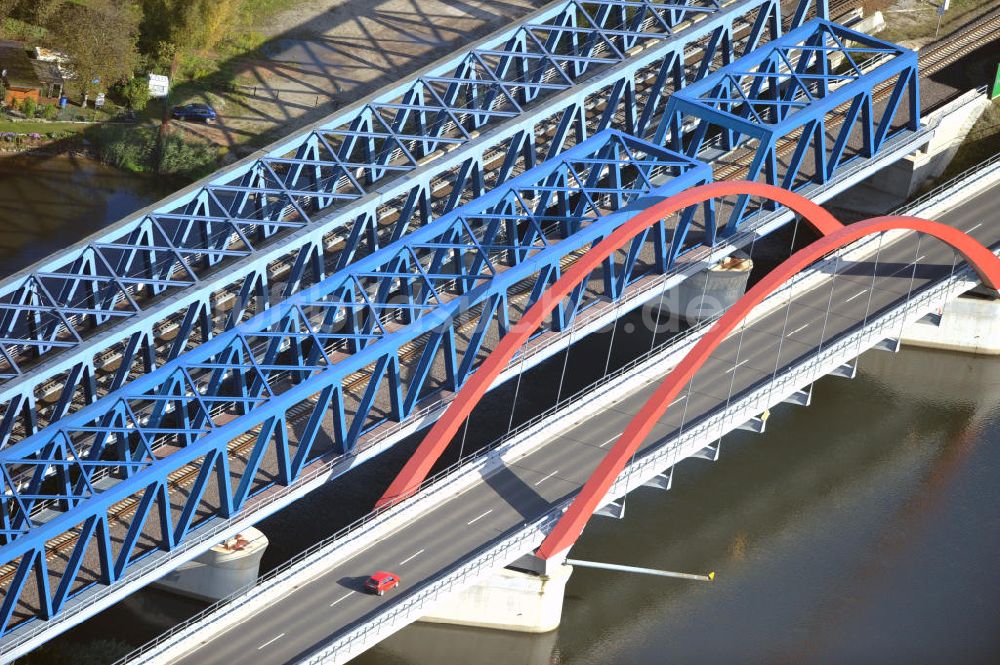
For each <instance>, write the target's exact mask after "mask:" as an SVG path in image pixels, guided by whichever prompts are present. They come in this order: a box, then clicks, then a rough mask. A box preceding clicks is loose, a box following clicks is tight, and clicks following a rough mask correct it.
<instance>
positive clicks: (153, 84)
mask: <svg viewBox="0 0 1000 665" xmlns="http://www.w3.org/2000/svg"><path fill="white" fill-rule="evenodd" d="M169 89H170V79H169V78H168V77H166V76H162V75H160V74H150V75H149V96H150V97H166V96H167V91H168V90H169Z"/></svg>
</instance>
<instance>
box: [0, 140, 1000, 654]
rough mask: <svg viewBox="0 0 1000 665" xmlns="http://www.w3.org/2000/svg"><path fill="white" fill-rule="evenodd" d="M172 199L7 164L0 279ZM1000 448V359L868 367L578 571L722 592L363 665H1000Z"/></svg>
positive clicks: (341, 486) (595, 582)
mask: <svg viewBox="0 0 1000 665" xmlns="http://www.w3.org/2000/svg"><path fill="white" fill-rule="evenodd" d="M168 189H169V186H168V185H165V184H163V183H160V182H158V181H155V180H148V179H144V178H134V177H128V176H124V175H122V174H120V173H118V172H116V171H114V170H111V169H107V168H105V167H103V166H101V165H99V164H95V163H93V162H91V161H88V160H70V159H66V158H53V159H39V158H31V159H30V160H29V159H28V158H18V159H13V160H11V159H7V160H0V197H2V201H3V206H2V207H0V222H2V224H0V234H2V235H0V238H2V240H0V270H2V271H3V273H4V274H9V273H10V272H12V271H16V270H18V269H21V268H23V267H25V266H26V265H29V264H30V263H31V262H33V261H34V260H37V259H38V258H41V257H44V256H45V255H47V254H48V253H50V252H51V251H52V250H54V249H57V248H60V247H63V246H66V245H68V244H70V243H72V242H74V241H76V240H78V239H80V238H81V237H84V236H85V235H87V234H89V233H91V232H93V231H94V230H97V229H99V228H100V227H102V226H103V225H106V224H108V223H110V222H112V221H114V220H115V219H118V218H119V217H121V216H123V215H126V214H128V212H130V211H131V210H135V209H137V208H140V207H142V206H144V205H147V204H148V203H150V202H152V201H153V200H155V199H157V198H159V197H160V196H162V195H163V194H165V193H167V190H168ZM633 320H634V321H635V322H636V323H638V318H634V319H633ZM608 337H609V336H607V335H605V336H604V338H603V339H588V340H584V341H583V343H582V344H581V345H580V353H579V354H577V352H574V354H573V355H571V357H570V362H569V367H570V372H569V374H568V376H567V377H566V385H565V386H564V391H565V392H564V393H563V394H564V395H565V394H568V392H572V391H574V390H576V389H578V388H579V387H581V386H583V385H585V384H586V383H588V382H589V381H591V380H593V379H594V378H595V376H594V368H595V367H598V368H600V365H601V364H602V363H595V362H592V361H593V358H594V357H600V358H603V356H602V355H595V354H603V352H604V351H603V350H602V349H604V348H606V345H607V339H608ZM648 344H649V337H648V333H644V332H643V330H642V327H641V326H638V327H637V329H636V331H635V332H634V333H633V334H625V333H624V331H622V330H619V331H618V336H617V337H616V342H615V353H614V360H613V362H612V363H611V365H612V367H614V366H615V365H617V364H620V363H621V362H624V360H625V359H626V358H627V357H628V356H630V355H634V354H635V353H636V352H637V349H643V348H648ZM561 365H562V361H561V358H558V359H554V360H553V361H551V362H549V363H547V365H546V366H544V367H542V368H541V369H540V371H539V372H538V373H537V374H536V375H535V377H534V378H533V379H532V380H531V381H526V382H524V385H522V387H521V393H520V397H519V405H521V404H523V405H525V406H524V409H523V410H524V411H525V412H524V413H519V414H518V418H517V419H518V420H521V419H522V418H526V417H528V416H529V415H530V412H531V411H535V410H539V409H541V408H543V407H544V405H545V404H547V403H549V402H551V400H552V399H553V398H554V393H555V388H554V385H555V384H556V383H557V381H558V378H559V375H560V370H561ZM510 397H511V394H510V386H505V387H503V388H501V389H499V390H498V391H497V393H496V396H495V398H494V399H493V400H492V401H491V404H488V405H486V409H485V410H484V411H485V413H484V415H483V418H484V420H483V422H482V423H481V426H479V427H472V428H470V431H471V432H472V435H471V436H470V441H469V443H470V446H475V445H478V444H480V443H482V442H484V441H487V440H489V438H491V437H492V433H493V432H495V431H497V427H498V426H497V423H498V422H499V421H503V423H502V425H503V426H505V425H506V409H507V408H509V403H510ZM519 410H521V409H519ZM998 441H1000V359H986V358H973V357H971V356H964V355H958V354H949V353H939V352H929V351H921V350H912V349H906V350H904V351H902V352H901V353H899V354H888V353H879V352H871V353H869V354H867V355H866V356H864V357H863V359H862V363H861V369H860V372H859V376H858V378H856V379H854V380H853V381H846V380H843V379H835V378H827V379H823V380H822V381H820V382H818V383H817V384H816V387H815V391H814V395H813V405H812V406H810V407H809V408H801V407H792V406H784V407H780V408H778V409H775V410H774V412H773V413H772V417H771V418H770V420H769V421H768V431H767V432H766V433H765V434H764V435H759V436H758V435H752V434H749V433H745V432H739V433H735V434H733V435H730V436H727V437H726V439H725V440H724V441H723V446H722V456H721V458H720V459H719V461H718V462H714V463H711V462H706V461H703V460H692V461H688V462H684V463H682V464H681V465H680V466H679V467H678V469H677V472H676V473H675V476H674V487H673V489H672V490H671V491H670V492H666V493H664V492H660V491H657V490H652V489H644V490H640V491H637V492H635V493H633V494H632V495H631V496H629V497H628V498H627V500H626V516H625V519H623V520H612V519H607V518H595V519H594V520H593V521H592V523H591V524H590V525H589V526H588V528H587V530H586V532H585V533H584V537H583V538H582V539H581V541H580V543H579V544H578V545H577V547H576V548H575V549H574V552H573V555H574V557H575V558H580V559H591V560H597V561H607V562H616V563H625V564H631V565H637V566H647V567H653V568H663V569H668V570H682V571H691V572H707V571H709V570H714V571H716V574H717V578H716V581H715V582H714V583H711V584H704V583H697V582H684V581H680V580H669V579H662V578H652V577H640V576H635V575H627V574H619V573H610V572H604V571H594V570H582V569H581V570H577V571H575V572H574V574H573V577H572V578H571V580H570V583H569V586H568V587H567V595H566V601H565V607H564V614H563V623H562V626H561V627H560V628H559V629H558V630H557V631H554V632H552V633H549V634H546V635H517V634H508V633H501V632H493V631H483V630H470V629H460V628H453V627H446V626H437V625H434V626H432V625H420V624H418V625H415V626H412V627H410V628H407V629H405V630H403V631H402V632H400V633H398V634H397V635H395V636H394V637H392V638H390V639H389V640H387V641H385V642H384V643H383V644H381V645H380V646H378V647H376V648H375V649H373V650H371V651H370V652H368V653H367V654H364V655H363V656H361V657H360V658H358V659H357V660H356V661H355V662H357V663H358V664H359V665H467V664H469V665H472V664H475V665H550V664H560V665H600V664H607V663H613V664H617V663H622V664H632V663H634V664H637V665H639V664H643V665H645V664H649V665H654V664H655V665H659V664H661V663H671V662H674V663H719V662H726V663H921V664H926V665H933V664H936V663H963V664H965V663H969V664H975V663H984V664H985V663H993V662H997V654H998V653H1000V630H998V628H1000V620H998V611H997V610H998V608H1000V571H998V570H997V567H996V566H995V560H996V552H997V551H1000V483H997V482H996V481H995V479H996V477H997V474H998V472H1000V446H997V445H991V444H995V443H997V442H998ZM412 443H413V442H410V445H412ZM394 452H395V451H394ZM404 455H405V453H404V452H401V454H398V455H394V454H387V455H386V456H384V458H383V460H382V462H381V463H378V464H368V465H365V466H364V467H362V468H361V469H359V470H358V471H356V472H353V473H355V474H358V475H360V476H362V478H361V479H359V478H357V477H353V478H352V479H351V481H352V484H351V487H350V489H348V488H347V487H346V485H347V484H346V483H334V484H333V485H334V486H333V487H331V488H329V490H328V491H320V492H315V493H314V494H313V495H310V496H309V497H307V498H306V499H304V500H302V501H301V502H299V503H298V504H296V507H295V508H294V509H293V510H290V511H285V513H282V514H279V515H276V516H273V517H272V518H269V519H268V520H267V521H266V522H265V523H264V524H262V525H261V526H262V528H263V529H264V531H265V532H266V533H267V534H268V535H269V537H270V538H271V542H272V544H271V547H270V548H269V550H268V553H267V555H266V557H265V560H264V567H265V569H266V568H270V567H273V566H274V565H277V564H278V563H280V562H281V561H283V560H285V559H287V558H288V557H289V556H291V555H293V554H294V553H295V552H297V551H299V550H301V549H303V548H304V547H306V546H308V545H309V544H310V543H311V542H313V541H314V540H316V539H318V538H321V537H323V536H324V535H327V534H328V533H330V532H332V531H335V530H336V528H338V527H339V525H340V524H341V523H345V522H349V521H350V520H351V519H353V518H354V517H355V516H356V515H360V514H361V513H363V512H364V510H365V508H366V506H368V505H370V502H371V500H372V499H373V498H374V496H377V490H378V488H379V487H380V486H382V485H383V484H384V483H385V482H387V480H388V478H389V477H390V476H391V474H392V470H393V468H394V467H396V466H398V464H400V463H401V460H402V458H403V456H404ZM367 488H373V489H372V490H370V491H369V490H368V489H367ZM372 492H376V494H372ZM370 494H371V495H372V496H369V495H370ZM345 496H346V497H348V498H347V499H346V500H345ZM331 498H334V499H336V501H331ZM200 607H202V605H200V604H198V603H193V602H191V601H188V600H184V599H180V598H176V597H174V596H171V595H168V594H165V593H162V592H158V591H155V590H147V591H143V592H140V593H137V594H135V595H133V596H132V597H130V598H129V599H127V600H126V601H123V602H122V603H120V604H119V605H118V606H116V607H114V608H112V609H110V610H108V611H106V612H104V613H102V614H101V615H99V616H97V617H94V618H93V619H91V620H89V621H87V622H85V623H84V624H82V625H81V626H79V627H78V628H76V629H74V630H72V631H70V632H69V633H67V634H65V635H64V636H62V637H60V638H58V639H57V640H54V641H53V643H52V644H51V645H50V646H49V647H47V648H46V649H45V650H44V652H45V653H44V655H43V654H38V656H37V657H36V658H33V659H31V662H33V663H75V662H77V661H78V658H82V657H83V654H84V653H86V654H87V657H88V658H95V657H96V659H94V660H88V662H102V661H104V662H108V661H110V660H112V659H113V656H114V655H117V654H120V653H121V651H122V650H123V649H125V650H127V648H128V646H129V645H138V644H140V643H142V642H143V641H145V640H147V639H149V638H151V637H153V636H155V635H156V634H157V633H158V632H159V631H161V630H163V629H165V628H166V627H169V626H170V625H172V624H173V623H175V622H177V621H179V620H181V619H183V618H184V617H185V616H188V615H190V614H192V613H194V612H196V611H197V610H198V609H199V608H200ZM101 640H105V641H101ZM106 640H112V641H113V643H109V642H107V641H106ZM100 656H104V657H103V658H101V657H100Z"/></svg>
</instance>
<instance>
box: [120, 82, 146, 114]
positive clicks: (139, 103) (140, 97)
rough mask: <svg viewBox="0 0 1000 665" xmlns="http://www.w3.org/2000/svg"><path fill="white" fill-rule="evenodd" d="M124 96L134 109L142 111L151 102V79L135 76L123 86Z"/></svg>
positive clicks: (129, 105)
mask: <svg viewBox="0 0 1000 665" xmlns="http://www.w3.org/2000/svg"><path fill="white" fill-rule="evenodd" d="M122 97H124V98H125V103H126V104H128V107H129V108H130V109H132V110H133V111H141V110H143V109H144V108H146V104H148V103H149V81H147V80H146V79H142V78H134V79H132V80H131V81H129V82H128V83H126V84H125V85H123V86H122Z"/></svg>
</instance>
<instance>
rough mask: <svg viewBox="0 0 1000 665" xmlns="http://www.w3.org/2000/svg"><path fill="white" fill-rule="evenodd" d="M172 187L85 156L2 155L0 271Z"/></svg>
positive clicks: (91, 230)
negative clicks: (123, 171)
mask: <svg viewBox="0 0 1000 665" xmlns="http://www.w3.org/2000/svg"><path fill="white" fill-rule="evenodd" d="M173 189H174V187H173V186H172V185H171V184H170V183H167V182H164V181H163V180H161V179H159V178H148V177H140V176H133V175H129V174H127V173H122V172H121V171H118V170H117V169H113V168H110V167H108V166H105V165H103V164H101V163H100V162H97V161H94V160H92V159H87V158H84V157H69V156H62V155H61V156H58V157H38V156H28V155H23V156H12V157H0V275H3V276H6V275H9V274H11V273H14V272H17V271H18V270H21V269H23V268H26V267H27V266H29V265H31V264H32V263H34V262H36V261H39V260H41V259H43V258H45V257H46V256H48V255H49V254H51V253H52V252H54V251H56V250H59V249H62V248H63V247H67V246H68V245H71V244H73V243H74V242H76V241H78V240H80V239H82V238H85V237H86V236H88V235H90V234H91V233H94V232H95V231H98V230H99V229H101V228H103V227H105V226H107V225H108V224H109V223H111V222H114V221H116V220H118V219H120V218H121V217H124V216H125V215H127V214H128V213H130V212H132V211H134V210H138V209H139V208H142V207H144V206H146V205H148V204H150V203H152V202H153V201H156V200H158V199H160V198H162V197H163V196H166V195H167V194H169V193H170V192H171V191H173Z"/></svg>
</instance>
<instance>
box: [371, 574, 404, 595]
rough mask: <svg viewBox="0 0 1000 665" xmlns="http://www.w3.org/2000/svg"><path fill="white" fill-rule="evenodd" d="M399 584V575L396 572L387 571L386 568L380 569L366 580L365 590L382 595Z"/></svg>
mask: <svg viewBox="0 0 1000 665" xmlns="http://www.w3.org/2000/svg"><path fill="white" fill-rule="evenodd" d="M397 586H399V575H397V574H395V573H387V572H385V571H384V570H380V571H378V572H377V573H375V574H374V575H372V576H371V577H369V578H368V581H367V582H365V590H366V591H370V592H372V593H376V594H378V595H380V596H383V595H385V592H386V591H391V590H392V589H395V588H396V587H397Z"/></svg>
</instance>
